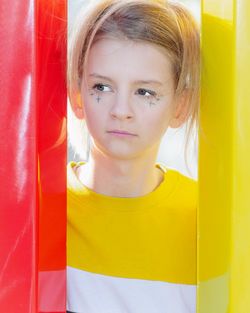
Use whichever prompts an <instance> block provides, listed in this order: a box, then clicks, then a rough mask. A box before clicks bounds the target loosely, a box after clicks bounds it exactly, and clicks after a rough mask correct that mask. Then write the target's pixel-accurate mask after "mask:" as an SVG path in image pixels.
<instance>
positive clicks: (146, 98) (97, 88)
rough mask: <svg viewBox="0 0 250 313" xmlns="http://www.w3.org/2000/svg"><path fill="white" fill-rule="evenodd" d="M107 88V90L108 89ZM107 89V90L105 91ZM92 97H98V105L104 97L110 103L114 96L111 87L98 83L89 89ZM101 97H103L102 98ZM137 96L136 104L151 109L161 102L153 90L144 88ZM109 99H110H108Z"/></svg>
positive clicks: (140, 89) (138, 90)
mask: <svg viewBox="0 0 250 313" xmlns="http://www.w3.org/2000/svg"><path fill="white" fill-rule="evenodd" d="M106 88H107V89H106ZM105 89H106V90H105ZM89 91H90V96H96V97H95V100H96V101H97V103H99V102H100V101H101V100H102V97H101V96H103V97H104V100H105V99H106V101H110V100H111V99H110V96H112V93H114V92H113V89H112V87H110V86H109V85H105V84H102V83H96V84H94V85H93V87H91V88H90V89H89ZM100 95H101V96H100ZM135 95H137V96H138V97H137V100H136V103H138V104H139V103H141V104H143V103H144V104H146V103H147V104H149V106H150V107H151V106H152V105H156V101H157V102H158V101H160V98H161V97H160V96H159V95H158V94H157V93H156V92H155V91H153V90H148V89H144V88H138V89H137V90H136V92H135ZM107 97H108V98H107Z"/></svg>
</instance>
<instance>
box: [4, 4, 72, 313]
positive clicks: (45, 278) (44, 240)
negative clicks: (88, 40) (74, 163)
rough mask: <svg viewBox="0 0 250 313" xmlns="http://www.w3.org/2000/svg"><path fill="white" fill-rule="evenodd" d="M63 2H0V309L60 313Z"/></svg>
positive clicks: (62, 309) (63, 198)
mask: <svg viewBox="0 0 250 313" xmlns="http://www.w3.org/2000/svg"><path fill="white" fill-rule="evenodd" d="M66 8H67V2H66V0H50V1H49V0H48V1H42V0H37V1H35V0H25V1H19V0H12V1H11V2H9V1H7V0H1V1H0V38H1V46H0V73H1V76H0V77H1V78H0V96H1V98H0V99H1V102H0V133H1V137H0V182H1V184H0V310H1V312H5V313H20V312H21V313H36V312H51V313H52V312H65V302H66V301H65V298H66V297H65V294H66V292H65V290H66V287H65V285H66V284H65V266H66V244H65V242H66V240H65V238H66V235H65V233H66V70H65V69H66V46H67V45H66V34H67V25H66V16H67V12H66Z"/></svg>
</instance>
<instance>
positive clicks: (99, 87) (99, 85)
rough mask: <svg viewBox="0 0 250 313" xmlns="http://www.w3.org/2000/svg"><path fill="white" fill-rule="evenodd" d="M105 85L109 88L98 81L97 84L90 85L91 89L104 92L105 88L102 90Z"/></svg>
mask: <svg viewBox="0 0 250 313" xmlns="http://www.w3.org/2000/svg"><path fill="white" fill-rule="evenodd" d="M105 87H107V88H110V87H109V86H107V85H104V84H101V83H98V84H95V85H94V86H93V87H92V89H94V90H97V91H104V92H105V90H104V88H105ZM107 91H108V90H107Z"/></svg>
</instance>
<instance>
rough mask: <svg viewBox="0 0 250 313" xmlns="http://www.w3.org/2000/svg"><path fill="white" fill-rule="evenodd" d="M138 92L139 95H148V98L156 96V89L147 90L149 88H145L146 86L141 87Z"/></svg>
mask: <svg viewBox="0 0 250 313" xmlns="http://www.w3.org/2000/svg"><path fill="white" fill-rule="evenodd" d="M137 93H138V94H139V95H141V96H146V97H147V98H149V97H151V96H153V97H155V96H156V92H155V91H152V90H147V89H144V88H139V89H138V92H137ZM146 93H148V95H146Z"/></svg>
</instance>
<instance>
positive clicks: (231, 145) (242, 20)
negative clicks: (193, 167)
mask: <svg viewBox="0 0 250 313" xmlns="http://www.w3.org/2000/svg"><path fill="white" fill-rule="evenodd" d="M201 25H202V32H201V45H202V89H201V112H200V113H201V114H200V120H201V129H200V133H199V172H198V176H199V183H200V189H199V212H198V271H197V274H198V277H197V279H198V293H197V312H199V313H248V312H250V182H249V180H250V1H249V0H203V1H202V24H201Z"/></svg>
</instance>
